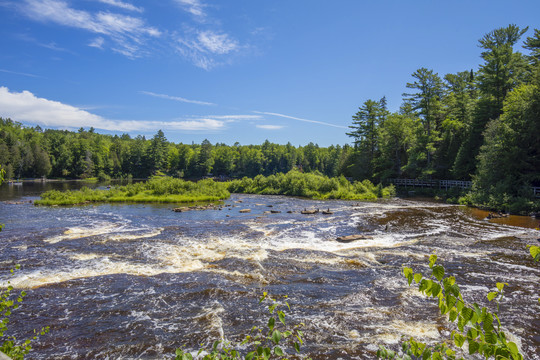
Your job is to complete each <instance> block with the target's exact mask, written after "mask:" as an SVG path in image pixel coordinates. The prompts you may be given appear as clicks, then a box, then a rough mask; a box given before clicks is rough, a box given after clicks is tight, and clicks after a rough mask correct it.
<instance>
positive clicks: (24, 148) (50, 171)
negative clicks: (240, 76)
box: [0, 118, 354, 179]
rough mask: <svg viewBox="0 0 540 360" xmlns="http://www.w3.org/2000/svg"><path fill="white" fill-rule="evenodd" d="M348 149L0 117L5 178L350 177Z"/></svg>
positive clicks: (0, 160) (0, 152)
mask: <svg viewBox="0 0 540 360" xmlns="http://www.w3.org/2000/svg"><path fill="white" fill-rule="evenodd" d="M353 152H354V148H353V147H352V146H349V145H344V146H340V145H336V146H329V147H319V146H318V145H317V144H313V143H309V144H308V145H306V146H299V147H295V146H293V145H291V144H290V143H288V144H286V145H278V144H274V143H271V142H269V141H265V142H264V143H263V144H261V145H240V144H238V143H236V144H234V145H232V146H228V145H225V144H221V143H218V144H212V143H210V142H209V141H208V140H204V141H203V142H202V143H201V144H183V143H179V144H175V143H172V142H169V141H167V139H166V137H165V135H164V133H163V132H162V131H161V130H159V131H158V132H157V133H156V134H155V135H154V136H153V137H152V138H150V139H146V138H145V137H144V136H137V137H135V138H132V137H131V136H129V135H128V134H123V135H121V136H118V135H103V134H98V133H96V132H95V131H94V129H92V128H91V129H89V130H85V129H82V128H81V129H79V131H77V132H73V131H67V130H53V129H46V130H43V129H41V128H40V127H39V126H36V127H25V126H23V125H22V124H20V123H18V122H15V121H13V120H11V119H2V118H0V166H1V167H2V168H3V169H5V171H6V178H36V177H42V176H47V177H51V178H65V179H80V178H83V179H84V178H90V177H98V178H102V179H104V178H108V177H111V178H126V177H134V178H148V177H150V176H152V175H155V174H159V173H165V174H168V175H171V176H175V177H182V178H201V177H204V176H216V177H217V176H226V177H244V176H248V177H255V176H257V175H259V174H262V175H265V176H267V175H272V174H277V173H287V172H289V171H290V170H293V169H299V170H302V171H304V172H315V171H318V172H320V173H322V174H324V175H326V176H330V177H334V176H339V175H342V174H345V175H347V176H351V175H352V174H350V172H348V171H347V169H348V168H349V167H350V163H349V162H350V161H351V159H352V153H353Z"/></svg>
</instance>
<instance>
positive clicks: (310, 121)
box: [254, 111, 348, 129]
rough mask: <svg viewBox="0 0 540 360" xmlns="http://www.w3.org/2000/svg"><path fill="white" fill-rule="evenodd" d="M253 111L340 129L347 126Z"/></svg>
mask: <svg viewBox="0 0 540 360" xmlns="http://www.w3.org/2000/svg"><path fill="white" fill-rule="evenodd" d="M254 113H255V114H263V115H271V116H277V117H282V118H285V119H292V120H296V121H303V122H308V123H312V124H319V125H325V126H331V127H335V128H340V129H348V127H347V126H342V125H336V124H331V123H327V122H324V121H317V120H309V119H302V118H299V117H294V116H289V115H284V114H278V113H273V112H265V111H254Z"/></svg>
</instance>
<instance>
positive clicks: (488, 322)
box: [483, 313, 494, 332]
mask: <svg viewBox="0 0 540 360" xmlns="http://www.w3.org/2000/svg"><path fill="white" fill-rule="evenodd" d="M483 328H484V331H486V332H487V331H492V330H494V329H493V315H491V314H489V313H487V314H486V316H484V319H483Z"/></svg>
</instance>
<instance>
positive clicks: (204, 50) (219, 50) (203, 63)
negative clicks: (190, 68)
mask: <svg viewBox="0 0 540 360" xmlns="http://www.w3.org/2000/svg"><path fill="white" fill-rule="evenodd" d="M240 48H241V47H240V45H239V43H238V41H237V40H235V39H233V38H231V37H230V36H229V35H228V34H225V33H223V32H215V31H212V30H205V31H193V30H190V31H189V32H187V33H185V34H184V35H182V36H179V37H178V38H177V50H178V51H179V52H180V53H181V54H183V55H184V56H186V57H187V58H189V59H191V61H192V62H193V64H194V65H195V66H198V67H200V68H203V69H205V70H210V69H211V68H213V67H215V66H216V65H218V64H220V61H222V59H223V56H224V55H229V54H231V53H234V52H236V51H238V50H239V49H240Z"/></svg>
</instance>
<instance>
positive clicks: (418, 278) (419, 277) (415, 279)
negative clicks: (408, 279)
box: [414, 273, 422, 284]
mask: <svg viewBox="0 0 540 360" xmlns="http://www.w3.org/2000/svg"><path fill="white" fill-rule="evenodd" d="M421 280H422V274H420V273H417V274H414V281H415V282H416V283H417V284H419V283H420V281H421Z"/></svg>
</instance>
